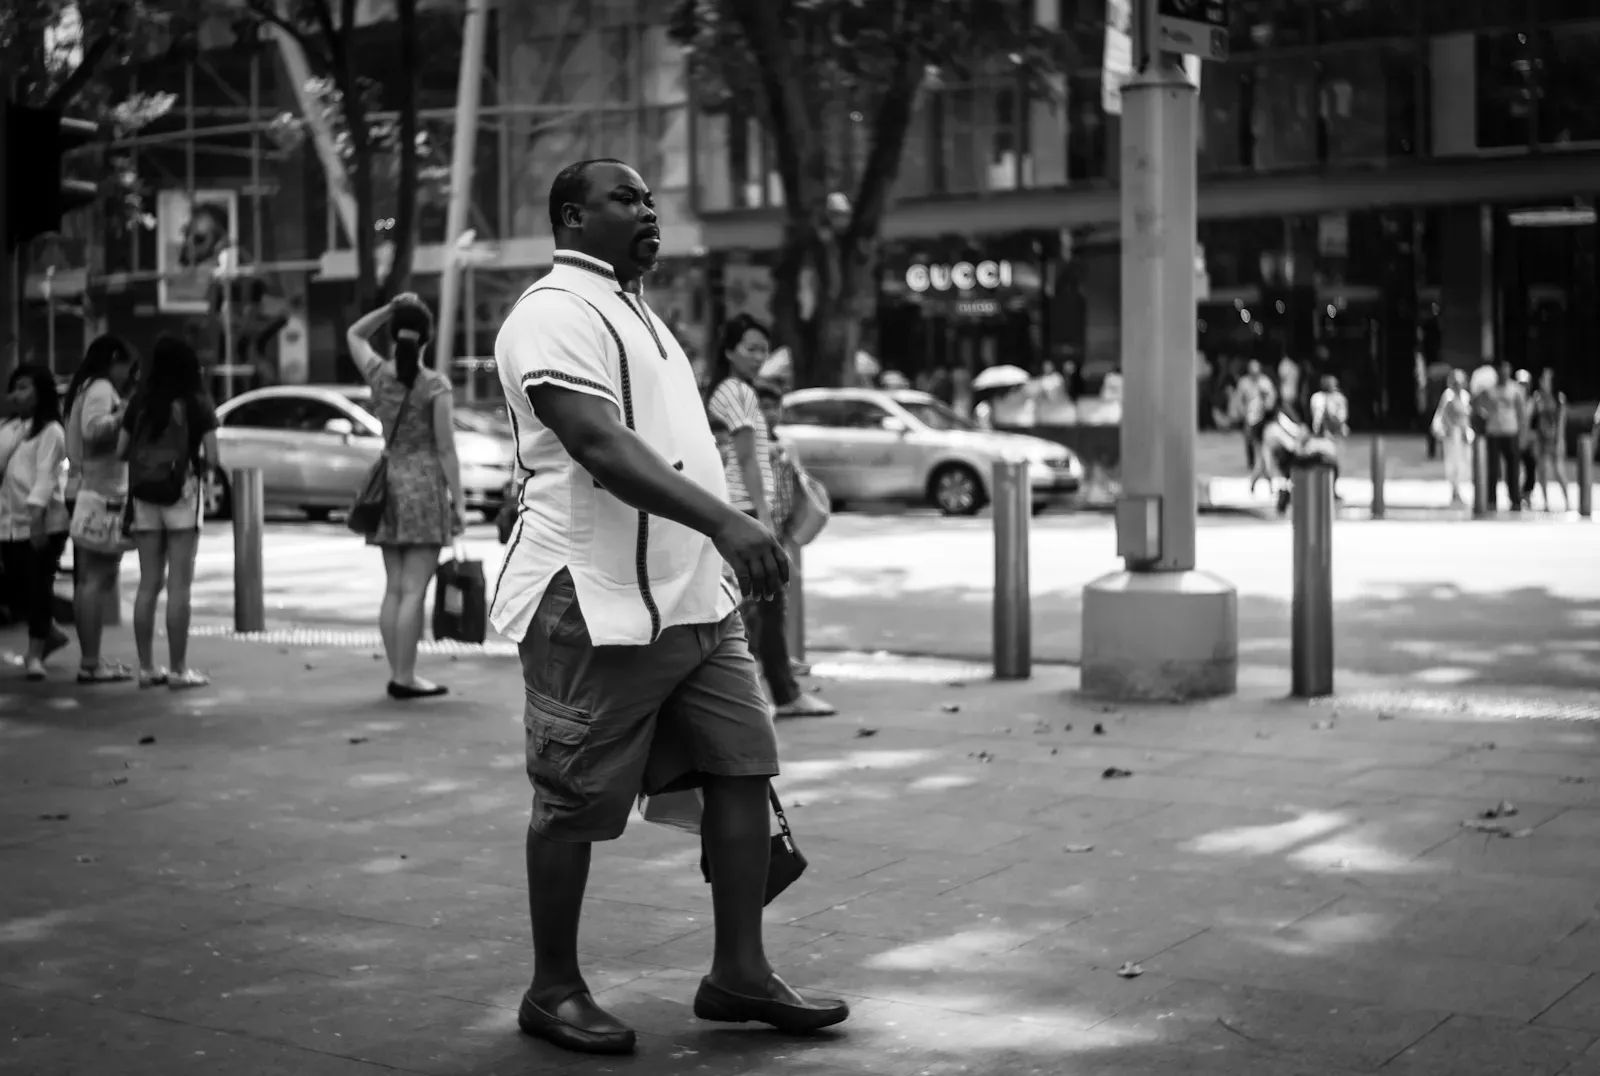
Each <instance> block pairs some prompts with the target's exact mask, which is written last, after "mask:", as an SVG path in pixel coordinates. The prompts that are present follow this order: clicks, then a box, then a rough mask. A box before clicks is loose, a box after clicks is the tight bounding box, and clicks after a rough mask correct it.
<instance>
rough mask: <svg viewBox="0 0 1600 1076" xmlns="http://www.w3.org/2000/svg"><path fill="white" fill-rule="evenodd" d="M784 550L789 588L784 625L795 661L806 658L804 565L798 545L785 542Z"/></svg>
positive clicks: (791, 655) (786, 595)
mask: <svg viewBox="0 0 1600 1076" xmlns="http://www.w3.org/2000/svg"><path fill="white" fill-rule="evenodd" d="M783 548H784V552H786V553H788V554H789V588H788V590H787V591H786V592H785V594H784V598H785V600H786V602H785V608H786V609H787V611H788V623H787V624H785V625H784V628H785V630H786V631H787V632H788V633H789V657H791V658H792V659H794V660H795V661H804V660H805V659H806V586H805V578H804V574H803V573H804V571H805V569H804V567H803V565H802V563H801V556H800V547H799V546H797V545H795V544H794V543H793V542H785V543H784V545H783Z"/></svg>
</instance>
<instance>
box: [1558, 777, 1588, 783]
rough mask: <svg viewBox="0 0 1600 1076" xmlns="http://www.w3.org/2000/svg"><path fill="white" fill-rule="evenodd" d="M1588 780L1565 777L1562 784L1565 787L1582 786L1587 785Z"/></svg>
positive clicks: (1585, 778)
mask: <svg viewBox="0 0 1600 1076" xmlns="http://www.w3.org/2000/svg"><path fill="white" fill-rule="evenodd" d="M1588 780H1589V779H1588V778H1587V777H1563V778H1562V779H1561V783H1562V784H1564V785H1581V784H1585V783H1587V782H1588Z"/></svg>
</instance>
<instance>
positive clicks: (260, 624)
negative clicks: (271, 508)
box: [233, 467, 267, 632]
mask: <svg viewBox="0 0 1600 1076" xmlns="http://www.w3.org/2000/svg"><path fill="white" fill-rule="evenodd" d="M266 514H267V511H266V498H265V489H264V487H263V486H262V481H261V472H260V471H259V470H257V469H256V468H254V467H250V468H239V469H238V470H235V471H234V472H233V628H234V630H235V631H251V632H254V631H265V630H266V626H267V606H266V595H265V588H264V583H263V573H264V568H263V566H262V557H261V532H262V529H263V526H264V524H265V521H266Z"/></svg>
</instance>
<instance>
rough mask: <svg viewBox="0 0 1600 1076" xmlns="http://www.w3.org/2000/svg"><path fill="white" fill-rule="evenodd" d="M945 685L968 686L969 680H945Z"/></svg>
mask: <svg viewBox="0 0 1600 1076" xmlns="http://www.w3.org/2000/svg"><path fill="white" fill-rule="evenodd" d="M944 686H945V687H966V686H967V682H966V681H965V680H946V681H945V682H944Z"/></svg>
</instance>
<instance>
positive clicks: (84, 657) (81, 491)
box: [62, 335, 136, 684]
mask: <svg viewBox="0 0 1600 1076" xmlns="http://www.w3.org/2000/svg"><path fill="white" fill-rule="evenodd" d="M135 365H136V364H135V359H134V353H133V349H132V348H131V347H129V346H128V344H127V343H126V342H124V341H123V340H120V339H118V338H117V337H115V336H110V335H106V336H98V337H96V338H95V339H94V340H92V341H91V342H90V344H89V347H88V349H87V350H86V351H85V352H84V356H83V362H81V363H80V364H79V365H78V369H77V372H76V373H74V374H73V375H72V381H71V383H70V384H68V386H67V394H66V399H65V401H64V402H63V403H62V407H63V409H64V410H65V411H66V415H67V423H66V432H67V465H68V472H67V499H68V500H70V501H73V502H74V503H73V506H72V509H71V513H72V531H73V532H75V533H76V532H79V531H80V528H82V527H83V526H84V525H85V523H86V522H89V520H90V517H91V516H93V515H95V514H96V513H105V512H107V511H110V512H116V513H118V514H120V513H121V511H122V508H123V505H124V504H125V503H126V500H127V496H128V465H127V464H126V463H124V462H123V460H122V457H120V456H119V455H117V439H118V434H119V433H120V431H121V429H122V415H123V412H124V411H125V410H126V404H125V402H124V400H123V394H124V393H126V392H127V390H128V385H129V382H130V380H131V378H132V374H133V369H134V366H135ZM121 565H122V546H121V545H120V544H113V545H107V546H105V547H103V548H99V549H89V548H87V547H86V546H85V545H84V543H83V542H82V541H79V540H76V539H75V540H74V541H73V543H72V568H73V580H72V619H73V626H74V627H75V628H76V629H77V633H78V651H79V660H78V683H80V684H115V683H122V682H125V681H128V680H132V679H133V670H132V669H130V668H128V667H127V666H126V665H124V664H123V663H122V662H120V661H106V660H105V659H104V658H103V657H102V656H101V654H100V643H101V638H102V636H103V634H104V632H105V608H106V604H107V602H111V601H117V600H118V597H117V593H116V587H117V572H118V570H119V569H120V567H121Z"/></svg>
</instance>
